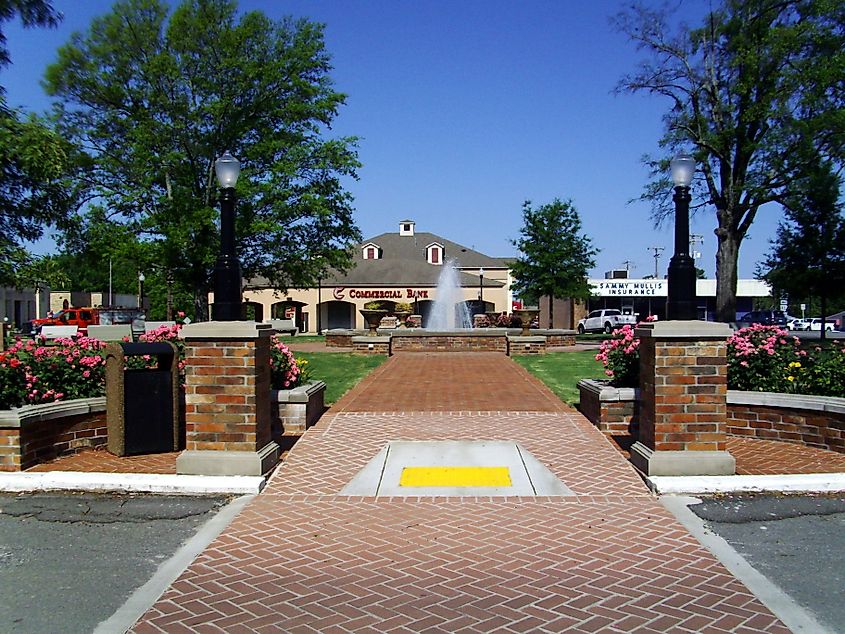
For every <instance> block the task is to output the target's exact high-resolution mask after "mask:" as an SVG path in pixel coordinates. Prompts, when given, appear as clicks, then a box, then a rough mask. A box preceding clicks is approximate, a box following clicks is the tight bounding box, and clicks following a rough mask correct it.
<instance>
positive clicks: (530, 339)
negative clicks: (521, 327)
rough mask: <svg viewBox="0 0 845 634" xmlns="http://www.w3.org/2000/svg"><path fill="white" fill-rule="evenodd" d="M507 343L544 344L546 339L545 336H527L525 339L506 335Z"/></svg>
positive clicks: (520, 336)
mask: <svg viewBox="0 0 845 634" xmlns="http://www.w3.org/2000/svg"><path fill="white" fill-rule="evenodd" d="M508 341H512V342H514V343H545V341H546V337H545V335H528V336H526V337H523V336H522V335H508Z"/></svg>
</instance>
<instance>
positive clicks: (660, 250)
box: [646, 247, 666, 279]
mask: <svg viewBox="0 0 845 634" xmlns="http://www.w3.org/2000/svg"><path fill="white" fill-rule="evenodd" d="M646 249H648V250H649V251H654V279H658V270H657V262H658V260H659V259H660V254H661V253H663V251H665V250H666V249H665V247H646Z"/></svg>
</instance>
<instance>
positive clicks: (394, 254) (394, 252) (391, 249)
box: [355, 231, 507, 269]
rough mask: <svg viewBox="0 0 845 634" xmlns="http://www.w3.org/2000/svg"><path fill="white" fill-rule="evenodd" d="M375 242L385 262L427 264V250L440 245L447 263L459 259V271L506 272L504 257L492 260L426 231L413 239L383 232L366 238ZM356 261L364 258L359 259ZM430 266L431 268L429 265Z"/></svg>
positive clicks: (418, 232)
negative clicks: (486, 270) (463, 269)
mask: <svg viewBox="0 0 845 634" xmlns="http://www.w3.org/2000/svg"><path fill="white" fill-rule="evenodd" d="M369 242H375V243H376V244H378V245H379V246H380V247H381V249H382V260H420V261H422V262H423V263H424V264H425V249H426V247H428V246H431V245H432V244H439V245H441V246H442V247H443V248H444V249H445V251H446V261H447V262H448V261H449V260H453V259H454V260H456V266H457V267H458V268H467V269H477V268H480V267H483V268H485V269H504V268H507V264H505V263H504V262H503V258H491V257H490V256H489V255H484V254H483V253H479V252H478V251H476V250H474V249H470V248H469V247H465V246H463V245H462V244H458V243H457V242H452V241H451V240H447V239H446V238H443V237H441V236H438V235H435V234H433V233H427V232H425V231H417V232H416V233H415V234H414V235H412V236H400V235H399V234H398V233H382V234H381V235H377V236H374V237H372V238H369V239H367V240H366V241H365V242H364V243H362V244H366V243H369ZM355 259H356V260H360V259H361V258H358V257H356V258H355ZM426 266H431V265H428V264H427V265H426Z"/></svg>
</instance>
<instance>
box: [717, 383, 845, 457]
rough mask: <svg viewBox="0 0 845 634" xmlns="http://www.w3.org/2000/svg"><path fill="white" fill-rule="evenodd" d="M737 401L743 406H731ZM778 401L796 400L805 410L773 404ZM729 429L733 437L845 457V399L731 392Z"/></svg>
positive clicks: (737, 403)
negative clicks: (807, 448) (805, 447)
mask: <svg viewBox="0 0 845 634" xmlns="http://www.w3.org/2000/svg"><path fill="white" fill-rule="evenodd" d="M766 396H768V397H770V398H766ZM771 397H779V398H777V399H775V398H771ZM784 397H786V398H784ZM790 397H791V399H790ZM737 400H739V401H741V402H731V401H737ZM749 400H758V401H760V402H758V403H749V402H748V401H749ZM775 400H780V401H785V400H794V401H796V405H803V407H799V406H792V407H788V406H783V405H778V404H776V403H773V402H771V401H775ZM765 401H770V402H769V403H766V402H765ZM727 426H728V433H729V434H731V435H733V436H741V437H743V438H762V439H765V440H780V441H782V442H791V443H796V444H800V445H806V446H808V447H818V448H820V449H829V450H830V451H836V452H838V453H845V399H834V398H830V399H821V398H820V397H815V398H813V397H800V396H793V395H783V394H780V395H765V396H764V395H763V394H754V393H748V392H738V393H732V392H729V393H728V415H727Z"/></svg>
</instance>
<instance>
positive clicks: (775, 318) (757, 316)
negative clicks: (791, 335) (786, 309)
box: [736, 310, 786, 328]
mask: <svg viewBox="0 0 845 634" xmlns="http://www.w3.org/2000/svg"><path fill="white" fill-rule="evenodd" d="M753 324H763V325H764V326H782V327H784V328H785V327H786V315H785V314H784V313H783V311H782V310H752V311H751V312H750V313H745V314H744V315H743V316H742V317H740V318H739V319H737V320H736V325H737V328H745V327H746V326H751V325H753Z"/></svg>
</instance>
